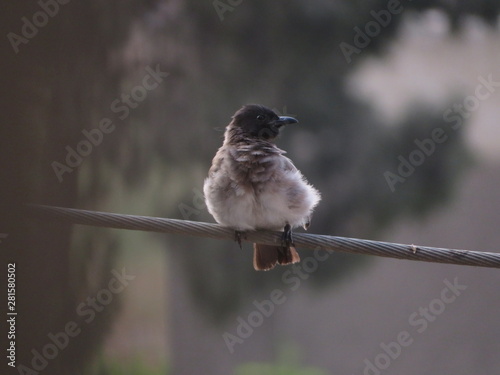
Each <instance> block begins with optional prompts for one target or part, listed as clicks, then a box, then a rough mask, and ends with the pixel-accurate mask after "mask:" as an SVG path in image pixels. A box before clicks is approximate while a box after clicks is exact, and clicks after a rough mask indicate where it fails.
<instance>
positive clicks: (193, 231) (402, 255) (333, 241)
mask: <svg viewBox="0 0 500 375" xmlns="http://www.w3.org/2000/svg"><path fill="white" fill-rule="evenodd" d="M29 208H30V209H31V210H32V211H33V213H34V214H36V215H37V216H40V217H41V218H46V217H50V218H53V219H57V220H61V221H66V222H69V223H72V224H83V225H92V226H97V227H106V228H118V229H130V230H143V231H151V232H161V233H173V234H184V235H189V236H198V237H208V238H214V239H226V240H234V238H235V235H234V230H233V229H230V228H226V227H223V226H221V225H218V224H211V223H204V222H198V221H189V220H177V219H167V218H159V217H151V216H137V215H123V214H115V213H109V212H99V211H87V210H80V209H75V208H65V207H54V206H44V205H30V206H29ZM281 236H282V233H281V232H273V231H255V232H247V233H244V234H243V236H242V240H245V241H249V242H257V243H262V244H268V245H273V244H279V243H281ZM293 240H294V243H295V246H297V247H301V248H309V249H314V250H329V251H332V250H333V251H341V252H346V253H353V254H364V255H376V256H381V257H388V258H396V259H407V260H416V261H424V262H434V263H448V264H458V265H466V266H478V267H491V268H500V253H492V252H480V251H470V250H457V249H445V248H436V247H429V246H416V245H405V244H397V243H390V242H379V241H370V240H361V239H356V238H347V237H336V236H327V235H319V234H308V233H295V234H294V236H293Z"/></svg>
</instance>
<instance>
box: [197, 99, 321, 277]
mask: <svg viewBox="0 0 500 375" xmlns="http://www.w3.org/2000/svg"><path fill="white" fill-rule="evenodd" d="M297 122H298V121H297V120H296V119H295V118H293V117H287V116H278V115H277V114H276V113H275V112H274V111H272V110H270V109H269V108H266V107H264V106H261V105H256V104H250V105H245V106H243V107H242V108H241V109H239V110H238V111H237V112H236V113H235V114H234V116H233V117H232V121H231V122H230V123H229V125H228V126H227V127H226V131H225V133H224V143H223V144H222V147H221V148H219V150H218V151H217V154H216V155H215V157H214V159H213V161H212V166H211V168H210V171H209V173H208V177H207V178H206V179H205V183H204V186H203V193H204V195H205V201H206V204H207V208H208V211H209V212H210V213H211V214H212V216H213V217H214V218H215V220H216V221H217V222H218V223H219V224H221V225H223V226H226V227H229V228H233V229H234V230H235V234H236V239H237V240H238V242H239V243H240V247H241V237H240V236H241V233H242V232H245V231H253V230H257V229H267V230H279V231H283V238H282V242H281V244H280V245H274V246H273V245H263V244H254V258H253V265H254V268H255V269H256V270H270V269H272V268H274V266H275V265H276V264H283V265H284V264H290V263H297V262H299V261H300V257H299V254H298V253H297V251H296V250H295V248H294V246H293V239H292V228H295V227H298V226H303V227H304V228H306V229H307V227H308V226H309V223H310V220H311V215H312V212H313V209H314V207H315V206H316V205H317V204H318V202H319V201H320V199H321V198H320V194H319V192H318V191H317V190H316V189H315V188H314V187H313V186H311V185H310V184H308V183H307V181H306V180H305V178H304V176H302V174H301V173H300V171H299V170H298V169H297V168H295V166H294V165H293V163H292V161H291V160H290V159H288V158H287V157H285V156H284V154H285V151H283V150H280V149H279V148H278V147H276V145H275V144H274V140H275V139H276V137H277V136H278V135H279V133H280V130H281V129H282V128H283V127H284V126H285V125H288V124H294V123H297Z"/></svg>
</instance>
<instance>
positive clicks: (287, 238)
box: [281, 224, 295, 248]
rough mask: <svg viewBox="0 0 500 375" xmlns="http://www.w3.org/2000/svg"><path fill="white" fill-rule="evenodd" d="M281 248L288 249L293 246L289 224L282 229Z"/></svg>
mask: <svg viewBox="0 0 500 375" xmlns="http://www.w3.org/2000/svg"><path fill="white" fill-rule="evenodd" d="M281 246H283V247H286V248H288V247H290V246H295V244H294V243H293V235H292V227H291V226H290V224H287V225H285V228H284V229H283V236H282V237H281Z"/></svg>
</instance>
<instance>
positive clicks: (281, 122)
mask: <svg viewBox="0 0 500 375" xmlns="http://www.w3.org/2000/svg"><path fill="white" fill-rule="evenodd" d="M296 123H298V121H297V119H295V118H293V117H288V116H280V117H279V119H278V120H276V122H275V124H276V125H278V126H283V125H288V124H296Z"/></svg>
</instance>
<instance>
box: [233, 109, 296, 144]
mask: <svg viewBox="0 0 500 375" xmlns="http://www.w3.org/2000/svg"><path fill="white" fill-rule="evenodd" d="M297 122H298V121H297V120H296V119H294V118H293V117H288V116H278V115H277V114H276V113H274V111H272V110H271V109H269V108H266V107H264V106H262V105H258V104H248V105H245V106H243V107H242V108H240V109H239V110H238V111H237V112H236V113H235V114H234V116H233V121H231V123H230V124H229V128H230V129H232V130H234V131H235V132H236V133H238V134H240V135H242V136H245V137H250V138H257V139H264V140H268V141H270V140H273V139H275V138H276V137H277V136H278V135H279V132H280V129H281V128H282V127H283V126H284V125H287V124H293V123H297Z"/></svg>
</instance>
